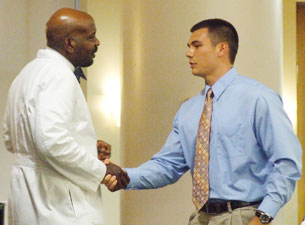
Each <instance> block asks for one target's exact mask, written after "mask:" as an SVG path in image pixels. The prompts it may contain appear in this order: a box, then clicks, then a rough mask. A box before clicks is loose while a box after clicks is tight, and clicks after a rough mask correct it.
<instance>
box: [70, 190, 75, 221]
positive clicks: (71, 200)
mask: <svg viewBox="0 0 305 225" xmlns="http://www.w3.org/2000/svg"><path fill="white" fill-rule="evenodd" d="M69 197H70V202H71V208H72V210H73V213H74V216H76V213H75V208H74V204H73V199H72V195H71V191H70V189H69Z"/></svg>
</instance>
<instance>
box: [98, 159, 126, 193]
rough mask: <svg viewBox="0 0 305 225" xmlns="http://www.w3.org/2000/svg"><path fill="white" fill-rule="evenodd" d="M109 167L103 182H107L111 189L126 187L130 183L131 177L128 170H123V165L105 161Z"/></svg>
mask: <svg viewBox="0 0 305 225" xmlns="http://www.w3.org/2000/svg"><path fill="white" fill-rule="evenodd" d="M105 165H106V167H107V171H106V175H105V178H104V180H103V181H102V184H105V185H106V186H107V188H108V189H109V191H112V192H114V191H118V190H120V189H125V188H126V186H127V185H128V184H129V181H130V180H129V177H128V175H127V173H126V171H124V170H122V169H121V167H119V166H117V165H116V164H114V163H111V162H110V161H108V160H107V163H105Z"/></svg>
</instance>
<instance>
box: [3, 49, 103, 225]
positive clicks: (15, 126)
mask: <svg viewBox="0 0 305 225" xmlns="http://www.w3.org/2000/svg"><path fill="white" fill-rule="evenodd" d="M73 71H74V67H73V65H72V64H71V63H70V62H69V61H68V60H67V59H66V58H65V57H63V56H62V55H61V54H59V53H58V52H57V51H55V50H52V49H49V48H48V49H44V50H39V51H38V54H37V57H36V59H34V60H33V61H32V62H30V63H29V64H28V65H26V66H25V68H24V69H23V70H22V71H21V72H20V74H19V75H18V76H17V77H16V79H15V80H14V82H13V84H12V86H11V88H10V90H9V97H8V103H7V108H6V114H5V118H4V140H5V145H6V147H7V150H8V151H10V152H12V153H13V154H14V156H15V163H14V165H13V168H12V172H11V196H10V200H9V217H10V218H9V224H11V225H70V224H71V225H72V224H73V225H76V224H79V225H101V224H104V222H103V219H104V216H103V210H102V202H101V200H102V196H101V191H100V182H101V181H102V179H103V178H104V176H105V173H106V167H105V165H104V164H103V163H102V162H101V161H99V160H98V159H97V149H96V135H95V131H94V128H93V125H92V121H91V117H90V114H89V110H88V107H87V104H86V101H85V98H84V96H83V93H82V91H81V89H80V86H79V83H78V82H77V79H76V78H75V76H74V74H73Z"/></svg>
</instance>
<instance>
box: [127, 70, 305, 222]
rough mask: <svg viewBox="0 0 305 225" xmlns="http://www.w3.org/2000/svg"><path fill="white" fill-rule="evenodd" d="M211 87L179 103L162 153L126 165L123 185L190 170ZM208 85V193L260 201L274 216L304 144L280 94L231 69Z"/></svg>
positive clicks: (291, 185) (288, 191)
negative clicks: (126, 179)
mask: <svg viewBox="0 0 305 225" xmlns="http://www.w3.org/2000/svg"><path fill="white" fill-rule="evenodd" d="M209 88H210V86H208V85H206V87H205V89H204V90H203V91H202V92H201V93H200V94H198V95H197V96H195V97H193V98H191V99H189V100H188V101H187V102H185V103H184V104H183V105H182V106H181V108H180V109H179V111H178V112H177V114H176V117H175V119H174V126H173V129H172V131H171V133H170V134H169V136H168V138H167V140H166V143H165V144H164V146H163V147H162V149H161V151H160V152H158V153H157V154H155V155H154V156H153V157H152V159H151V160H149V161H147V162H145V163H143V164H142V165H140V166H139V167H137V168H126V170H127V172H128V175H129V177H130V184H129V185H128V187H127V189H151V188H160V187H163V186H165V185H168V184H172V183H174V182H176V181H177V180H178V179H179V178H180V177H181V176H182V175H183V174H184V173H185V172H186V171H188V170H189V169H190V170H191V174H192V175H193V169H194V159H195V151H196V137H197V130H198V124H199V119H200V116H201V113H202V110H203V105H204V101H205V96H206V92H207V90H208V89H209ZM212 89H213V93H214V98H213V112H212V121H211V135H210V163H209V179H210V196H209V198H210V199H211V198H213V199H223V200H241V201H248V202H253V201H258V200H263V201H262V203H261V204H260V206H259V209H260V210H262V211H264V212H267V213H269V214H270V215H271V216H272V217H275V215H276V214H277V212H278V211H279V209H280V208H281V207H282V206H283V205H284V204H285V203H286V202H287V201H288V200H289V199H290V197H291V195H292V193H293V191H294V189H295V185H296V181H297V180H298V179H299V178H300V176H301V165H302V162H301V158H302V148H301V145H300V143H299V141H298V139H297V137H296V136H295V134H294V132H293V129H292V125H291V123H290V121H289V119H288V117H287V115H286V113H285V112H284V109H283V105H282V101H281V98H280V96H279V95H278V94H277V93H275V92H274V91H273V90H271V89H269V88H267V87H265V86H264V85H262V84H261V83H259V82H257V81H255V80H252V79H250V78H247V77H244V76H241V75H239V74H238V73H237V71H236V70H235V69H234V68H232V69H231V70H230V71H229V72H227V73H226V74H225V75H224V76H223V77H221V78H220V79H219V80H218V81H217V82H216V83H215V84H214V85H213V86H212ZM190 193H191V190H190Z"/></svg>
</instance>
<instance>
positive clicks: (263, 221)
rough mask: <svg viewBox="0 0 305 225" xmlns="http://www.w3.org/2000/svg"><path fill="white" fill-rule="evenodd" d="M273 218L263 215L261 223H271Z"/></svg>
mask: <svg viewBox="0 0 305 225" xmlns="http://www.w3.org/2000/svg"><path fill="white" fill-rule="evenodd" d="M270 219H271V218H270V217H269V216H267V215H261V217H260V221H261V222H262V223H270V221H271V220H270Z"/></svg>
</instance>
